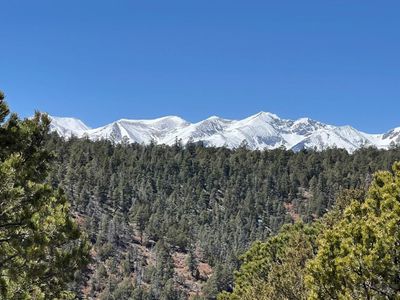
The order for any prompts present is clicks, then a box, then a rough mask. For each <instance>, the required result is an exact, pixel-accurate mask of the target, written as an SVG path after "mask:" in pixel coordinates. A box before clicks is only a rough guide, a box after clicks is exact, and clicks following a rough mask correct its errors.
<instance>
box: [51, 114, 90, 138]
mask: <svg viewBox="0 0 400 300" xmlns="http://www.w3.org/2000/svg"><path fill="white" fill-rule="evenodd" d="M50 119H51V124H50V129H51V130H52V131H55V132H57V133H58V134H59V135H60V136H63V137H71V136H72V135H74V136H78V137H81V136H82V135H83V134H84V133H85V132H86V131H88V130H90V128H89V127H88V126H86V125H85V124H84V123H83V122H82V121H81V120H78V119H75V118H60V117H52V116H50Z"/></svg>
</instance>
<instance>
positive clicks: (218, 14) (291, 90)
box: [0, 0, 400, 132]
mask: <svg viewBox="0 0 400 300" xmlns="http://www.w3.org/2000/svg"><path fill="white" fill-rule="evenodd" d="M0 3H1V5H0V9H1V18H0V38H1V42H0V89H2V90H4V92H5V93H6V94H7V96H8V98H7V99H8V102H9V103H10V105H11V106H12V108H13V110H15V111H17V112H19V113H20V115H22V116H28V115H31V114H32V112H33V111H34V110H35V109H39V110H43V111H47V112H49V113H50V114H53V115H57V116H75V117H78V118H81V119H82V120H84V121H85V122H86V123H87V124H89V125H90V126H93V127H94V126H99V125H104V124H106V123H108V122H111V121H114V120H116V119H119V118H154V117H159V116H164V115H179V116H181V117H183V118H185V119H187V120H189V121H192V122H194V121H199V120H200V119H203V118H206V117H208V116H211V115H219V116H221V117H226V118H243V117H245V116H248V115H250V114H254V113H256V112H258V111H261V110H263V111H270V112H273V113H276V114H278V115H280V116H281V117H284V118H298V117H302V116H309V117H311V118H314V119H317V120H321V121H323V122H327V123H331V124H337V125H343V124H351V125H353V126H354V127H356V128H358V129H361V130H364V131H367V132H383V131H386V130H388V129H390V128H392V127H397V126H400V17H399V14H400V1H398V0H396V1H390V0H385V1H368V0H359V1H357V0H343V1H334V0H332V1H321V0H315V1H307V0H304V1H299V0H293V1H266V0H264V1H231V0H229V1H228V0H227V1H223V0H221V1H220V0H213V1H207V0H202V1H187V0H185V1H173V0H170V1H165V0H163V1H133V0H130V1H123V0H118V1H111V0H109V1H99V0H96V1H89V0H68V1H66V0H64V1H61V0H58V1H54V0H48V1H41V0H35V1H32V0H25V1H22V0H19V1H5V0H3V1H1V0H0Z"/></svg>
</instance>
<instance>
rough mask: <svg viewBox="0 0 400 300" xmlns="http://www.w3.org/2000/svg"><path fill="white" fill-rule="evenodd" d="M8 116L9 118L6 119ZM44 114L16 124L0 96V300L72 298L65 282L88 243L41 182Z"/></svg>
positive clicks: (58, 194) (84, 257) (59, 196)
mask: <svg viewBox="0 0 400 300" xmlns="http://www.w3.org/2000/svg"><path fill="white" fill-rule="evenodd" d="M7 118H8V119H7ZM49 123H50V121H49V119H48V117H47V116H45V115H42V114H40V113H36V114H35V116H34V117H33V118H32V119H26V120H20V119H18V117H17V115H16V114H11V115H9V109H8V106H7V104H6V102H5V101H4V95H3V94H2V93H0V124H1V126H0V296H1V297H0V298H2V299H53V298H59V299H61V298H68V297H73V294H72V293H71V292H68V290H67V284H68V283H69V282H71V281H72V280H73V276H74V273H75V271H77V270H80V269H82V268H83V267H84V266H85V264H86V263H87V261H88V245H87V243H86V242H85V239H84V238H83V237H82V236H81V233H80V231H79V229H78V227H77V224H76V223H75V222H74V221H73V219H72V218H71V217H70V215H69V203H68V202H67V200H66V197H65V196H64V194H63V192H62V191H61V190H54V189H53V188H52V187H51V186H50V185H48V184H46V182H45V178H46V176H47V171H48V167H49V162H50V160H51V154H50V153H49V152H48V151H46V150H45V149H44V145H45V137H46V135H47V133H48V130H49Z"/></svg>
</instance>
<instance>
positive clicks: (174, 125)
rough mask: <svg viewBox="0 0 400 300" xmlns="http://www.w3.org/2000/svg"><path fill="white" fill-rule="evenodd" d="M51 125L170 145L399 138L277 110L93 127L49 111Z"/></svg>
mask: <svg viewBox="0 0 400 300" xmlns="http://www.w3.org/2000/svg"><path fill="white" fill-rule="evenodd" d="M50 118H51V120H52V123H51V129H52V130H53V131H55V132H57V133H58V134H59V135H60V136H63V137H66V138H69V137H71V136H77V137H87V138H89V139H92V140H99V139H111V140H113V141H114V142H116V143H120V142H122V141H127V142H129V143H141V144H149V143H151V142H154V143H157V144H166V145H173V144H174V143H175V142H176V141H177V140H180V141H181V142H182V143H183V144H186V143H187V142H189V141H192V142H198V141H202V142H203V143H204V144H205V145H207V146H216V147H220V146H226V147H228V148H236V147H239V146H240V145H241V144H242V143H243V142H244V141H245V142H246V144H247V146H248V147H249V148H251V149H275V148H278V147H285V148H286V149H292V150H294V151H299V150H301V149H316V150H324V149H328V148H343V149H346V150H347V151H349V152H353V151H355V150H357V149H359V148H361V147H368V146H374V147H377V148H383V149H385V148H388V147H390V146H391V145H394V144H400V127H398V128H395V129H392V130H390V131H389V132H387V133H385V134H368V133H364V132H361V131H358V130H357V129H355V128H353V127H351V126H333V125H327V124H323V123H321V122H318V121H315V120H312V119H309V118H301V119H298V120H287V119H281V118H280V117H278V116H277V115H275V114H272V113H267V112H260V113H258V114H255V115H253V116H250V117H248V118H245V119H243V120H227V119H222V118H219V117H216V116H213V117H210V118H208V119H206V120H203V121H200V122H198V123H189V122H187V121H185V120H183V119H182V118H179V117H176V116H167V117H163V118H158V119H154V120H127V119H122V120H119V121H116V122H113V123H111V124H108V125H105V126H103V127H99V128H94V129H91V128H89V127H88V126H86V125H85V124H84V123H83V122H82V121H80V120H78V119H74V118H59V117H50Z"/></svg>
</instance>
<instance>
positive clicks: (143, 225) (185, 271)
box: [47, 135, 400, 299]
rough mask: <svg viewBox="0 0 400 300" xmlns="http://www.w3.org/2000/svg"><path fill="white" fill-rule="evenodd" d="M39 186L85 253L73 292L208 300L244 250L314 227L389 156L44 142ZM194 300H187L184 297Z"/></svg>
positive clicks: (398, 152) (395, 155) (224, 286)
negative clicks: (299, 224)
mask: <svg viewBox="0 0 400 300" xmlns="http://www.w3.org/2000/svg"><path fill="white" fill-rule="evenodd" d="M47 148H48V149H49V150H51V151H54V153H55V154H56V160H55V162H54V164H53V168H52V170H51V173H50V175H49V177H48V180H49V181H50V183H51V184H53V185H54V186H61V187H62V188H63V189H64V192H65V193H66V195H67V196H68V198H69V200H70V201H71V202H72V206H73V210H74V214H75V216H76V217H77V219H78V221H79V222H80V224H81V226H82V228H84V230H85V231H86V232H87V233H88V235H89V239H90V241H91V243H92V244H93V248H92V256H93V257H94V262H93V263H92V264H91V266H90V270H89V272H85V273H76V274H75V275H76V276H75V279H76V285H75V290H76V292H77V293H78V294H79V295H80V296H81V297H83V296H88V297H99V298H100V299H129V298H130V297H131V298H133V299H186V298H188V296H192V297H204V298H206V299H213V298H215V297H216V296H217V294H218V293H219V292H220V291H232V289H233V280H234V279H233V273H234V270H237V269H238V268H239V266H240V261H239V256H240V255H242V254H243V253H244V252H245V251H246V250H247V249H248V248H249V247H250V246H251V244H252V243H253V242H254V241H256V240H266V239H267V238H268V237H269V236H271V235H273V234H275V233H277V232H278V231H279V229H280V228H281V227H282V225H283V224H285V223H293V222H294V221H296V220H303V221H304V222H306V223H309V222H310V221H312V220H314V219H316V218H318V217H320V216H322V215H323V214H324V213H326V212H327V211H328V210H329V209H330V208H331V207H332V205H333V204H334V202H335V199H336V197H337V195H338V194H339V193H340V192H341V191H342V190H344V189H349V188H358V189H361V190H365V189H366V187H367V186H368V185H369V184H370V183H371V181H372V173H373V172H375V171H377V170H381V169H382V170H387V169H389V168H390V167H391V165H392V164H393V162H394V161H396V160H400V149H398V148H394V149H390V150H376V149H372V148H369V149H362V150H359V151H356V152H355V153H354V154H351V155H350V154H348V153H347V152H346V151H345V150H339V149H331V150H326V151H323V152H316V151H300V152H297V153H295V152H292V151H286V150H283V149H277V150H271V151H250V150H248V149H246V146H245V145H243V147H240V148H238V149H235V150H229V149H226V148H212V147H210V148H205V147H203V146H202V145H199V144H188V145H186V146H182V145H180V144H179V143H176V144H175V145H174V146H157V145H153V144H152V145H148V146H143V145H138V144H130V145H128V144H117V145H114V144H113V143H112V142H109V141H97V142H92V141H89V140H85V139H74V138H73V139H70V140H68V141H64V140H63V139H61V138H59V137H58V136H56V135H51V136H50V137H49V140H48V142H47ZM196 295H197V296H196Z"/></svg>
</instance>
